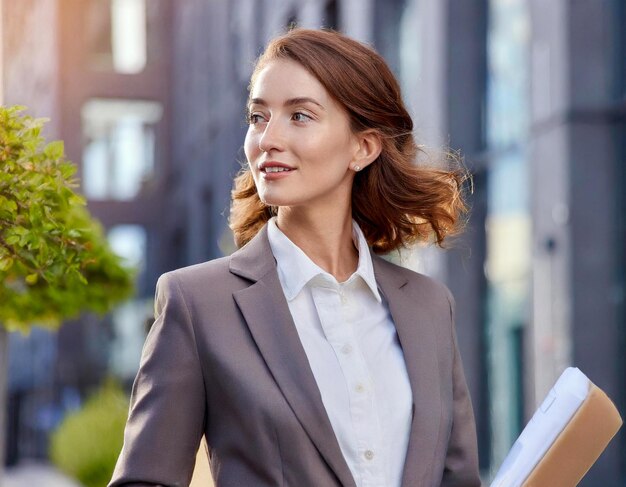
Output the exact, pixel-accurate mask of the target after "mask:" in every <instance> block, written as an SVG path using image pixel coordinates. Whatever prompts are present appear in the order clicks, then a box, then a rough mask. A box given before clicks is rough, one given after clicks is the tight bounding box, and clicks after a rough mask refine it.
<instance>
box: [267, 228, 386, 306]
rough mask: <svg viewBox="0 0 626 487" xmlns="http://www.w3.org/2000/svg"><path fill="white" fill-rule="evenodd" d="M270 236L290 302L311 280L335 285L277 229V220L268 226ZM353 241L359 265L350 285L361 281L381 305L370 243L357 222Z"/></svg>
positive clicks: (332, 278) (279, 275)
mask: <svg viewBox="0 0 626 487" xmlns="http://www.w3.org/2000/svg"><path fill="white" fill-rule="evenodd" d="M267 236H268V239H269V243H270V247H271V249H272V253H273V254H274V257H275V259H276V263H277V266H278V277H279V279H280V282H281V284H282V287H283V290H284V292H285V297H286V298H287V301H291V300H293V299H294V298H295V297H296V296H297V295H298V294H299V293H300V291H302V288H303V287H304V286H306V284H307V283H308V282H309V281H311V279H313V278H314V277H316V276H318V275H320V274H321V275H323V276H325V277H326V278H329V279H330V280H331V281H334V282H336V280H335V278H334V277H333V276H331V275H330V274H329V273H328V272H326V271H325V270H324V269H322V268H321V267H319V266H318V265H317V264H316V263H315V262H313V261H312V260H311V259H309V257H308V256H307V255H306V254H305V253H304V252H303V251H302V249H300V247H298V246H297V245H296V244H294V243H293V242H292V241H291V240H289V238H288V237H287V236H286V235H285V234H284V233H283V232H282V231H281V230H280V228H278V225H277V224H276V218H275V217H274V218H271V219H270V220H269V222H268V225H267ZM352 240H353V241H354V243H355V245H356V247H357V250H358V251H359V263H358V265H357V269H356V271H355V273H354V274H353V275H352V276H350V278H349V279H348V281H350V280H352V279H354V277H355V276H359V277H361V278H362V279H363V281H364V282H365V283H366V284H367V286H368V287H369V288H370V290H371V291H372V293H373V294H374V297H375V298H376V300H377V301H378V302H381V301H382V299H381V296H380V293H379V292H378V286H377V285H376V278H375V277H374V266H373V264H372V256H371V255H370V251H369V247H368V245H367V240H366V239H365V235H363V231H362V230H361V229H360V228H359V225H358V224H357V223H356V222H355V221H354V220H352Z"/></svg>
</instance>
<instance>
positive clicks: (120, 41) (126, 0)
mask: <svg viewBox="0 0 626 487" xmlns="http://www.w3.org/2000/svg"><path fill="white" fill-rule="evenodd" d="M87 5H88V6H87V9H86V32H87V42H88V45H89V51H90V65H91V66H92V67H93V68H95V69H99V70H114V71H115V72H117V73H123V74H136V73H140V72H141V71H143V69H144V68H145V66H146V61H147V30H148V29H147V24H148V22H147V18H146V17H147V15H146V0H91V1H90V2H88V4H87Z"/></svg>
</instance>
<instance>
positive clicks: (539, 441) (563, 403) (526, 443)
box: [491, 367, 590, 487]
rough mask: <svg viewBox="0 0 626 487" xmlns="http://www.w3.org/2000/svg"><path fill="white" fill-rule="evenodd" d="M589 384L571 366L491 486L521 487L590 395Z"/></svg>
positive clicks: (547, 398) (529, 423) (516, 443)
mask: <svg viewBox="0 0 626 487" xmlns="http://www.w3.org/2000/svg"><path fill="white" fill-rule="evenodd" d="M589 387H590V382H589V379H588V378H587V376H586V375H585V374H583V373H582V372H581V371H580V370H578V369H577V368H575V367H568V368H567V369H565V371H564V372H563V373H562V374H561V377H559V379H558V380H557V381H556V383H555V384H554V387H553V388H552V389H550V392H549V393H548V395H547V396H546V398H545V399H544V401H543V402H542V403H541V405H540V406H539V408H538V409H537V411H535V414H534V415H533V417H532V418H531V420H530V421H529V422H528V424H527V425H526V428H524V431H522V433H521V434H520V435H519V437H518V438H517V441H516V442H515V443H514V444H513V446H512V447H511V451H509V454H508V455H507V457H506V458H505V459H504V462H503V463H502V466H501V467H500V470H498V474H497V475H496V478H495V479H494V481H493V482H492V483H491V487H520V486H521V485H522V483H523V482H524V480H526V478H528V476H529V475H530V473H531V472H532V471H533V469H534V468H535V466H536V465H537V463H539V460H541V458H542V457H543V455H544V454H545V453H546V451H548V448H550V446H551V445H552V443H554V440H555V439H556V438H557V436H558V435H559V433H561V431H563V429H564V428H565V426H566V425H567V423H568V422H569V421H570V420H571V419H572V417H573V416H574V414H575V413H576V411H577V410H578V408H579V407H580V405H581V404H582V403H583V402H584V400H585V398H586V397H587V394H588V393H589Z"/></svg>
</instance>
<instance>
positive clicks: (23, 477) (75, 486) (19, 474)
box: [2, 463, 81, 487]
mask: <svg viewBox="0 0 626 487" xmlns="http://www.w3.org/2000/svg"><path fill="white" fill-rule="evenodd" d="M35 486H36V487H81V485H80V484H79V483H77V482H76V481H74V480H71V479H69V478H68V477H66V476H65V475H63V474H62V473H60V472H59V471H58V470H56V469H55V468H54V467H51V466H50V465H46V464H42V463H24V464H21V465H18V466H16V467H11V468H8V469H7V470H6V471H5V473H4V482H3V485H2V487H35Z"/></svg>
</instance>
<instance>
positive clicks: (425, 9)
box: [415, 0, 489, 464]
mask: <svg viewBox="0 0 626 487" xmlns="http://www.w3.org/2000/svg"><path fill="white" fill-rule="evenodd" d="M418 8H419V10H418V15H419V22H420V29H418V30H419V32H418V33H417V35H419V45H420V58H421V60H422V64H421V66H420V73H421V76H420V79H421V81H420V84H419V86H417V87H416V91H417V93H418V95H417V97H415V107H416V111H417V120H416V133H417V136H418V140H419V142H424V143H426V145H427V146H430V147H433V148H434V149H435V150H437V149H438V148H439V147H441V146H445V145H449V146H450V147H452V148H453V149H459V150H460V151H461V153H462V154H463V155H464V157H465V158H466V163H467V165H468V167H469V168H470V170H472V171H473V172H475V174H476V181H475V182H476V190H475V194H474V196H473V198H472V206H473V210H472V217H471V220H470V224H469V226H468V228H467V230H466V232H465V234H464V236H463V237H462V238H461V239H460V240H459V241H458V242H456V243H455V245H454V247H453V248H452V249H451V250H450V251H448V252H446V253H445V254H441V253H440V254H439V257H438V258H440V259H441V260H442V262H443V265H442V266H440V267H441V269H442V275H440V276H439V277H441V278H443V279H444V280H445V281H446V282H447V283H448V285H449V286H450V288H451V290H452V292H453V294H454V296H455V298H456V301H457V314H456V316H457V331H458V337H459V346H460V348H461V355H462V357H463V361H464V366H465V371H466V375H467V382H468V386H469V388H470V393H471V395H472V401H473V404H474V410H475V414H476V419H477V427H478V433H479V444H480V450H481V451H480V457H481V462H482V463H483V464H484V463H485V462H487V461H488V459H489V426H488V424H489V417H488V402H487V390H486V386H487V384H486V373H485V346H484V332H483V323H484V316H483V313H484V308H483V297H484V292H485V289H484V288H485V278H484V273H483V262H484V260H485V234H484V222H485V216H486V193H485V190H486V188H485V185H484V184H483V183H484V181H485V177H484V168H483V167H482V166H481V164H480V163H479V161H478V159H477V156H478V154H479V153H481V152H482V151H483V150H484V147H483V136H482V126H481V120H482V119H483V113H482V110H483V108H482V107H483V103H484V90H485V76H486V15H487V4H486V2H484V1H479V2H460V1H453V0H447V1H441V0H422V1H420V2H419V4H418ZM433 257H434V258H437V256H433V255H432V254H431V255H430V256H429V258H433Z"/></svg>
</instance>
